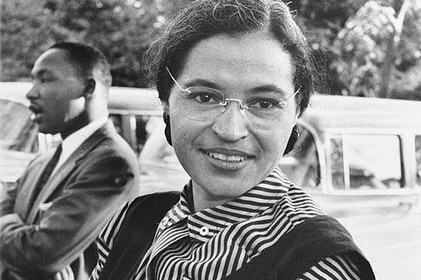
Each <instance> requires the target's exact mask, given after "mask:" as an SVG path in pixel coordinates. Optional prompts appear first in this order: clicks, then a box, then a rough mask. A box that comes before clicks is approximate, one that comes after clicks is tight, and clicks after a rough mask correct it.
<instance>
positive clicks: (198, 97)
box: [195, 93, 215, 103]
mask: <svg viewBox="0 0 421 280" xmlns="http://www.w3.org/2000/svg"><path fill="white" fill-rule="evenodd" d="M195 99H196V101H198V102H200V103H209V102H212V101H215V100H214V99H213V98H212V96H210V95H209V94H206V93H200V94H197V95H196V96H195Z"/></svg>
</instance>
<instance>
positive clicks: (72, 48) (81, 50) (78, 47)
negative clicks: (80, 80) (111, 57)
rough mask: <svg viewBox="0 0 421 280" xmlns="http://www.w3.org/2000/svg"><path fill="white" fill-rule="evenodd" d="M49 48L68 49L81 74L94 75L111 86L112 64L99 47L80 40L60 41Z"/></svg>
mask: <svg viewBox="0 0 421 280" xmlns="http://www.w3.org/2000/svg"><path fill="white" fill-rule="evenodd" d="M49 49H60V50H64V51H66V52H67V54H68V56H69V59H70V61H71V62H72V63H74V64H75V66H76V67H78V68H79V70H80V71H81V73H80V74H81V76H83V77H89V76H93V77H94V78H96V79H97V80H99V81H100V82H101V83H102V84H104V85H105V86H107V87H110V86H111V83H112V76H111V72H110V65H109V64H108V61H107V59H106V57H105V55H104V54H103V53H102V52H101V51H100V50H99V49H97V48H95V47H93V46H90V45H86V44H82V43H78V42H60V43H56V44H54V45H52V46H51V47H50V48H49Z"/></svg>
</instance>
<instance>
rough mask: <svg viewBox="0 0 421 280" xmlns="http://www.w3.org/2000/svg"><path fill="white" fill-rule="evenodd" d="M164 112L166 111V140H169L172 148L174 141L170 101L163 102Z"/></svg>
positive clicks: (164, 116) (164, 114) (164, 115)
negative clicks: (172, 137)
mask: <svg viewBox="0 0 421 280" xmlns="http://www.w3.org/2000/svg"><path fill="white" fill-rule="evenodd" d="M161 104H162V110H163V111H164V113H163V115H162V117H163V119H164V123H165V131H164V133H165V138H167V142H168V144H170V145H171V146H172V139H171V123H170V106H169V104H168V101H162V103H161Z"/></svg>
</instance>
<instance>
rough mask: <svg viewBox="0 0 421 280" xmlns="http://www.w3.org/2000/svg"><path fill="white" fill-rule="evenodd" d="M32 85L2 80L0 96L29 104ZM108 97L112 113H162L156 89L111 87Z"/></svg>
mask: <svg viewBox="0 0 421 280" xmlns="http://www.w3.org/2000/svg"><path fill="white" fill-rule="evenodd" d="M31 86H32V83H30V82H0V98H1V99H9V100H12V101H14V102H18V103H21V104H24V105H29V101H28V100H27V99H26V97H25V95H26V93H27V92H28V91H29V90H30V89H31ZM108 99H109V100H108V107H109V109H110V111H111V112H112V113H121V114H128V113H132V114H139V115H161V114H162V108H161V102H160V100H159V98H158V94H157V93H156V90H154V89H146V88H133V87H111V88H110V93H109V98H108Z"/></svg>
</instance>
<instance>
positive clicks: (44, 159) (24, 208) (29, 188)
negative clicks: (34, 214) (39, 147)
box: [15, 151, 54, 221]
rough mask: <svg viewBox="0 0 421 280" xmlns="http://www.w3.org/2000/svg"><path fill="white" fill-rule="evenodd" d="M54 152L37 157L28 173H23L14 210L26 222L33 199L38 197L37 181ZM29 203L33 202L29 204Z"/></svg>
mask: <svg viewBox="0 0 421 280" xmlns="http://www.w3.org/2000/svg"><path fill="white" fill-rule="evenodd" d="M53 153H54V151H49V152H48V153H46V154H43V155H41V156H39V157H38V158H37V159H35V161H34V162H33V163H31V164H30V165H29V166H28V168H30V169H29V170H28V171H25V173H24V175H23V176H22V179H23V182H24V183H23V185H22V189H21V190H20V191H19V193H21V194H22V195H19V199H17V200H16V205H15V209H17V210H16V211H17V212H18V213H20V215H22V218H23V219H24V220H25V221H26V220H27V219H26V218H27V217H28V215H29V212H30V211H31V209H33V205H34V204H33V203H34V202H35V201H34V200H35V197H36V196H37V195H38V193H37V192H36V187H37V184H38V181H39V179H40V177H41V174H42V171H43V170H44V169H45V167H46V166H47V164H48V162H49V160H50V159H51V157H52V156H53ZM31 201H32V202H33V203H32V204H31Z"/></svg>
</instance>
